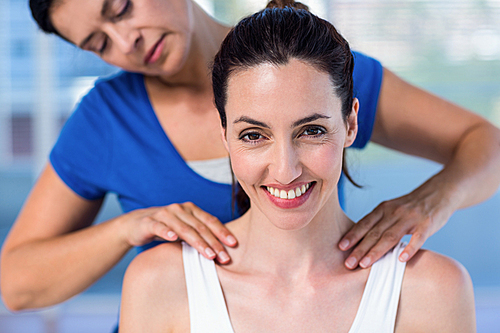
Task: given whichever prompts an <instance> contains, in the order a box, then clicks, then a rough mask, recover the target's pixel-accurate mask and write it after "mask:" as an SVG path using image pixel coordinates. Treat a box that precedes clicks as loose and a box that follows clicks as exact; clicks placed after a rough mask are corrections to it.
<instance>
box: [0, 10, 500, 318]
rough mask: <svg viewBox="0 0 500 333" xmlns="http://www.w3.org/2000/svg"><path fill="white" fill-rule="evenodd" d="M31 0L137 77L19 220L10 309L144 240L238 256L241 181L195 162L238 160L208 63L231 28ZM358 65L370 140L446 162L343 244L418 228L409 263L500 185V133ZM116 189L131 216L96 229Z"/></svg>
mask: <svg viewBox="0 0 500 333" xmlns="http://www.w3.org/2000/svg"><path fill="white" fill-rule="evenodd" d="M30 3H31V8H32V13H33V15H34V17H35V19H36V21H37V22H38V24H39V25H40V27H41V28H42V29H43V30H44V31H46V32H50V33H56V34H57V35H59V36H61V37H62V38H64V39H66V40H68V41H70V42H71V43H73V44H75V45H77V46H78V47H80V48H82V49H84V50H88V51H91V52H94V53H96V54H98V55H99V56H100V57H101V58H102V59H103V60H104V61H106V62H108V63H110V64H113V65H115V66H118V67H121V68H122V69H123V70H124V71H125V72H123V73H120V74H118V75H117V76H115V77H113V78H111V79H108V80H105V81H101V82H98V83H97V84H96V87H95V88H94V89H93V90H92V91H91V92H90V93H89V94H88V95H87V96H86V97H85V98H84V99H83V100H82V101H81V103H80V104H79V106H78V107H77V110H76V111H75V112H74V115H73V116H72V117H71V119H70V120H69V121H68V123H67V125H66V126H65V128H64V129H63V131H62V133H61V136H60V138H59V140H58V142H57V144H56V146H55V147H54V149H53V151H52V153H51V155H50V162H49V163H48V164H47V166H46V167H45V169H44V171H43V172H42V174H41V175H40V177H39V179H38V180H37V182H36V184H35V186H34V188H33V190H32V192H31V194H30V196H29V198H28V199H27V201H26V203H25V205H24V208H23V210H22V211H21V213H20V214H19V216H18V218H17V220H16V222H15V224H14V226H13V228H12V230H11V232H10V234H9V236H8V238H7V240H6V242H5V244H4V247H3V249H2V258H1V289H2V296H3V299H4V302H5V304H6V305H7V306H8V307H9V308H10V309H13V310H21V309H28V308H39V307H44V306H49V305H52V304H56V303H59V302H62V301H64V300H66V299H68V298H70V297H72V296H74V295H76V294H78V293H80V292H81V291H83V290H84V289H86V288H87V287H89V286H90V285H91V284H92V283H93V282H95V281H96V280H97V279H99V278H100V277H101V276H102V275H104V274H105V273H106V272H107V271H108V270H109V269H110V268H111V267H113V266H114V265H115V264H116V263H117V262H118V261H119V260H120V258H122V257H123V256H124V255H125V254H126V253H127V252H128V251H129V250H130V249H131V248H132V247H134V246H145V245H146V244H149V243H150V242H151V241H153V240H155V239H157V238H160V239H166V240H176V239H177V238H181V239H183V240H185V241H186V242H188V243H189V244H190V245H192V246H193V247H194V248H196V249H197V250H198V251H199V252H200V253H203V254H204V255H205V256H206V257H207V258H210V259H213V258H217V260H218V261H219V262H220V263H227V262H229V256H228V254H227V253H226V252H225V251H224V248H223V246H222V245H221V244H220V242H223V243H224V244H225V245H227V246H234V245H235V244H236V243H237V241H236V239H234V237H233V236H232V235H231V233H230V232H229V231H228V230H227V229H226V228H225V227H224V226H223V225H222V224H221V222H220V221H222V222H226V221H228V220H229V219H231V218H232V217H234V216H232V215H234V214H236V213H234V214H233V212H232V209H231V187H230V185H229V184H227V183H228V181H227V180H226V181H224V180H217V181H213V180H210V179H207V177H202V176H200V174H199V173H197V172H194V171H193V169H196V168H195V167H194V164H193V163H192V162H199V161H217V160H220V159H227V152H226V150H225V149H224V146H223V143H222V140H221V137H220V130H219V126H220V125H219V119H218V115H217V111H216V109H215V107H214V106H213V103H212V101H213V96H212V88H211V82H210V76H209V70H208V64H209V63H210V62H211V61H212V59H213V56H214V55H215V53H216V51H217V49H218V47H219V43H220V42H221V41H222V40H223V38H224V37H225V35H226V34H227V32H228V31H229V27H226V26H223V25H221V24H220V23H218V22H216V21H215V20H214V19H213V18H212V17H210V16H209V15H207V14H206V13H205V12H204V11H203V10H202V9H201V8H200V7H199V6H198V5H197V4H196V3H194V2H192V0H78V1H77V0H65V1H53V0H32V1H31V2H30ZM355 63H356V65H355V66H356V67H355V74H354V75H355V79H354V80H355V95H356V97H358V99H359V100H360V104H361V105H362V107H361V108H360V110H359V117H360V133H359V134H358V136H360V138H361V139H360V141H358V143H357V144H356V145H358V147H363V146H364V144H366V141H367V140H372V141H373V142H376V143H379V144H382V145H384V146H387V147H390V148H394V149H397V150H399V151H402V152H405V153H410V154H413V155H418V156H422V157H425V158H428V159H432V160H434V161H437V162H440V163H442V164H443V165H444V167H443V170H442V171H441V172H440V173H438V174H437V175H435V176H433V177H431V178H430V179H429V180H428V181H426V182H425V183H424V184H423V185H422V186H420V187H419V188H417V189H416V190H414V191H413V192H412V193H410V194H408V195H406V196H403V197H401V198H397V199H394V200H392V201H389V202H384V203H382V204H381V205H380V206H379V207H377V208H376V209H375V210H374V211H373V212H372V213H370V214H369V215H367V216H366V217H365V218H363V219H362V220H361V221H359V222H358V223H357V225H355V226H354V227H353V229H351V230H350V231H349V232H348V233H347V234H346V235H345V237H344V238H343V239H342V240H341V241H340V242H339V247H340V248H341V249H342V250H347V249H351V248H352V247H353V246H355V245H356V248H355V249H354V250H353V251H352V253H351V255H350V256H349V257H348V258H347V259H346V263H345V264H346V266H347V267H348V268H350V269H352V268H355V267H357V266H358V265H359V266H361V267H369V266H370V265H371V264H372V263H373V262H374V261H375V260H377V259H378V258H380V257H381V256H382V255H383V254H384V253H385V252H387V251H388V250H389V249H390V248H392V247H393V246H394V245H395V244H396V243H397V242H398V241H399V239H400V238H401V237H402V236H403V235H404V234H407V233H410V234H412V235H413V237H412V240H411V242H410V244H409V245H408V246H407V247H406V249H405V251H404V252H403V253H402V254H401V256H400V259H401V260H402V261H407V260H408V259H409V258H411V257H412V256H413V254H415V252H416V251H417V250H418V248H420V246H421V245H422V244H423V243H424V241H425V240H426V239H427V237H429V236H430V235H432V234H433V233H434V232H436V231H437V230H438V229H439V228H441V227H442V226H443V225H444V224H445V223H446V221H447V219H448V218H449V217H450V215H451V214H452V213H453V212H454V211H455V210H457V209H459V208H463V207H467V206H470V205H473V204H475V203H478V202H480V201H483V200H485V199H486V198H488V197H489V196H490V195H492V194H493V193H494V192H495V190H496V189H497V187H498V184H499V183H500V173H498V172H496V171H497V166H498V163H499V161H500V145H499V144H498V143H499V142H500V133H499V131H498V129H496V128H495V127H494V126H493V125H491V124H490V123H488V122H487V121H486V120H484V119H482V118H481V117H479V116H477V115H475V114H472V113H470V112H468V111H466V110H464V109H462V108H460V107H458V106H456V105H453V104H451V103H448V102H446V101H443V100H441V99H439V98H437V97H435V96H433V95H431V94H429V93H427V92H424V91H422V90H420V89H418V88H416V87H413V86H411V85H409V84H408V83H406V82H404V81H402V80H401V79H399V78H398V77H397V76H395V75H394V74H393V73H391V72H390V71H388V70H386V69H383V68H382V67H381V66H380V64H379V63H378V62H377V61H375V60H373V59H371V58H368V57H366V56H363V55H361V54H355ZM356 73H357V74H356ZM365 107H366V109H365ZM430 120H432V121H430ZM186 162H187V163H191V164H190V165H192V166H193V167H189V166H188V164H186ZM202 163H203V162H202ZM202 169H204V170H205V169H206V165H205V166H204V167H202ZM200 172H201V171H200ZM227 175H229V173H226V176H227ZM222 178H224V177H222ZM226 178H227V177H226ZM218 179H219V178H218ZM224 183H226V184H224ZM107 192H116V193H117V194H118V198H119V200H120V203H121V205H122V208H123V209H124V212H125V213H124V214H123V215H121V216H118V217H116V218H114V219H111V220H109V221H106V222H104V223H101V224H98V225H92V222H93V220H94V218H95V216H96V214H97V212H98V210H99V208H100V207H101V204H102V201H103V197H104V195H105V193H107ZM219 207H222V208H219Z"/></svg>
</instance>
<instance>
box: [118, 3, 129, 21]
mask: <svg viewBox="0 0 500 333" xmlns="http://www.w3.org/2000/svg"><path fill="white" fill-rule="evenodd" d="M130 5H132V1H130V0H127V3H126V4H125V7H123V9H122V11H121V12H119V13H118V14H117V15H116V18H118V19H119V18H120V17H122V16H124V15H125V14H127V12H128V10H129V9H130Z"/></svg>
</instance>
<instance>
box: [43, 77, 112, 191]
mask: <svg viewBox="0 0 500 333" xmlns="http://www.w3.org/2000/svg"><path fill="white" fill-rule="evenodd" d="M104 105H105V103H103V99H102V97H101V93H100V92H99V89H98V87H97V86H96V87H94V88H93V89H92V90H91V91H90V92H89V93H88V94H87V95H86V96H85V97H83V99H82V100H81V102H80V103H79V104H78V106H77V107H76V110H75V111H74V112H73V114H72V115H71V116H70V118H69V119H68V121H67V122H66V124H65V125H64V127H63V129H62V131H61V133H60V135H59V138H58V140H57V142H56V144H55V146H54V147H53V149H52V151H51V153H50V163H51V164H52V167H53V168H54V170H55V172H56V173H57V174H58V175H59V177H60V178H61V179H62V181H63V182H64V183H65V184H66V185H67V186H68V187H69V188H71V189H72V190H73V191H74V192H75V193H77V194H78V195H80V196H81V197H83V198H85V199H88V200H94V199H98V198H102V197H103V196H104V195H105V194H106V192H107V190H106V189H105V185H104V184H106V179H107V177H106V176H107V175H106V172H107V170H108V165H109V161H108V159H109V158H110V152H109V150H110V149H111V144H110V140H112V135H111V133H109V131H110V128H109V126H108V125H107V123H108V122H107V118H106V114H105V113H106V112H105V109H106V108H105V107H104Z"/></svg>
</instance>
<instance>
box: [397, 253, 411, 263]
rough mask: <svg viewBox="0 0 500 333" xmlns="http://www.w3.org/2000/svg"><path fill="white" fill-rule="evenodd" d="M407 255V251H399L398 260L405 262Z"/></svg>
mask: <svg viewBox="0 0 500 333" xmlns="http://www.w3.org/2000/svg"><path fill="white" fill-rule="evenodd" d="M408 257H409V255H408V253H406V252H405V253H401V255H400V256H399V261H402V262H405V261H406V260H408Z"/></svg>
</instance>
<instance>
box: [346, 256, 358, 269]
mask: <svg viewBox="0 0 500 333" xmlns="http://www.w3.org/2000/svg"><path fill="white" fill-rule="evenodd" d="M345 263H346V265H347V267H349V268H354V267H356V258H354V257H350V258H348V259H347V261H346V262H345Z"/></svg>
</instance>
